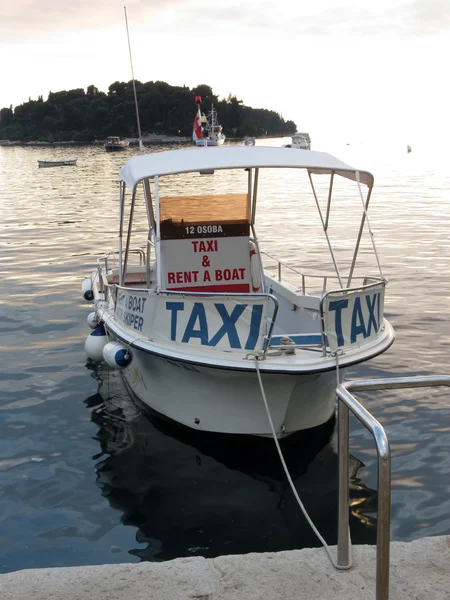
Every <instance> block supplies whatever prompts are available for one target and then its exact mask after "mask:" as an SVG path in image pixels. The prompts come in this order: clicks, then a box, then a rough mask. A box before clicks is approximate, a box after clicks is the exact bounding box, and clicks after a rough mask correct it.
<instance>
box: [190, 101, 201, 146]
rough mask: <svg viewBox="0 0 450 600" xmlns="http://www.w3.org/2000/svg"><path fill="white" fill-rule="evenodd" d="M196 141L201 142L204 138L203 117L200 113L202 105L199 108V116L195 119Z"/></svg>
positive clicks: (194, 134) (193, 135) (194, 132)
mask: <svg viewBox="0 0 450 600" xmlns="http://www.w3.org/2000/svg"><path fill="white" fill-rule="evenodd" d="M192 137H193V138H194V140H199V139H200V138H201V137H202V115H201V112H200V105H199V107H198V111H197V114H196V115H195V119H194V131H193V134H192Z"/></svg>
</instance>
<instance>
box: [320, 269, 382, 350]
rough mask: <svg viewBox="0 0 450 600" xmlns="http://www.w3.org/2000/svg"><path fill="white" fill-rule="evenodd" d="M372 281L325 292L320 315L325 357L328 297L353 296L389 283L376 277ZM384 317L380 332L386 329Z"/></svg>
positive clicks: (321, 301)
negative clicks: (326, 301)
mask: <svg viewBox="0 0 450 600" xmlns="http://www.w3.org/2000/svg"><path fill="white" fill-rule="evenodd" d="M366 279H367V278H365V280H366ZM371 279H374V280H375V281H373V282H371V283H364V284H363V285H359V286H354V287H351V288H339V289H335V290H329V291H328V292H324V293H323V294H322V295H321V297H320V303H319V313H320V333H321V335H322V348H323V355H324V356H326V354H327V343H326V337H327V331H326V322H325V309H324V304H325V300H326V299H327V298H328V296H331V295H333V294H341V295H345V294H352V293H358V292H365V291H368V290H370V289H372V288H375V287H378V286H379V285H382V286H383V287H386V285H387V283H388V280H387V279H381V278H379V279H377V278H376V277H371ZM383 317H384V315H383V314H381V324H380V330H381V329H382V328H384V326H383Z"/></svg>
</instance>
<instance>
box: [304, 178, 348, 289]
mask: <svg viewBox="0 0 450 600" xmlns="http://www.w3.org/2000/svg"><path fill="white" fill-rule="evenodd" d="M308 177H309V181H310V183H311V188H312V191H313V194H314V199H315V201H316V206H317V210H318V211H319V216H320V220H321V222H322V228H323V232H324V234H325V237H326V238H327V243H328V248H329V249H330V254H331V260H332V261H333V265H334V269H335V271H336V275H337V276H338V279H339V285H340V286H341V288H343V287H344V284H343V283H342V277H341V273H340V271H339V267H338V265H337V262H336V257H335V256H334V252H333V248H332V246H331V242H330V238H329V237H328V232H327V225H326V224H325V221H324V219H323V215H322V211H321V210H320V204H319V199H318V198H317V194H316V188H315V187H314V183H313V180H312V177H311V173H310V172H309V169H308Z"/></svg>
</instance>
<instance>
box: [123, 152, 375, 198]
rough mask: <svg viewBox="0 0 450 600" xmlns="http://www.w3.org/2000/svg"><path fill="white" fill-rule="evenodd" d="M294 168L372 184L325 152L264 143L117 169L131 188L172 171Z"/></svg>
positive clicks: (139, 159) (136, 161)
mask: <svg viewBox="0 0 450 600" xmlns="http://www.w3.org/2000/svg"><path fill="white" fill-rule="evenodd" d="M246 168H249V169H254V168H297V169H307V171H308V172H309V173H314V174H325V175H326V174H332V173H335V174H337V175H341V176H342V177H346V178H347V179H352V180H353V181H357V180H358V178H359V181H360V182H361V183H364V184H365V185H367V186H368V187H372V186H373V180H374V179H373V175H371V173H369V172H367V171H359V170H358V169H354V168H353V167H350V166H349V165H347V164H345V163H343V162H342V161H340V160H339V159H338V158H335V157H334V156H331V154H327V153H325V152H316V151H311V150H298V151H296V152H292V150H291V149H289V148H270V147H267V146H228V147H218V148H190V149H188V150H169V151H167V152H154V153H152V154H144V155H141V156H135V157H133V158H131V159H130V160H129V161H127V162H126V163H125V164H124V165H123V167H122V168H121V169H120V172H119V179H120V181H123V182H124V183H125V184H126V185H127V187H128V188H129V189H131V190H133V191H134V189H135V187H136V186H137V184H138V183H139V182H140V181H142V180H144V179H148V178H150V177H155V176H156V175H174V174H177V173H193V172H195V171H207V170H220V169H246Z"/></svg>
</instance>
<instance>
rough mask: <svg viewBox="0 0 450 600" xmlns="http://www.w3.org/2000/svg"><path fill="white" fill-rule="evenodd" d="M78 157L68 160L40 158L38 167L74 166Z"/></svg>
mask: <svg viewBox="0 0 450 600" xmlns="http://www.w3.org/2000/svg"><path fill="white" fill-rule="evenodd" d="M77 160H78V158H69V159H67V160H38V161H37V163H38V167H74V166H76V164H77Z"/></svg>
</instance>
